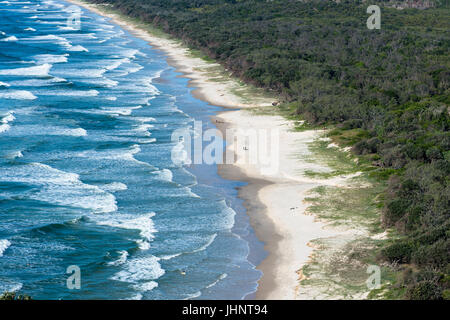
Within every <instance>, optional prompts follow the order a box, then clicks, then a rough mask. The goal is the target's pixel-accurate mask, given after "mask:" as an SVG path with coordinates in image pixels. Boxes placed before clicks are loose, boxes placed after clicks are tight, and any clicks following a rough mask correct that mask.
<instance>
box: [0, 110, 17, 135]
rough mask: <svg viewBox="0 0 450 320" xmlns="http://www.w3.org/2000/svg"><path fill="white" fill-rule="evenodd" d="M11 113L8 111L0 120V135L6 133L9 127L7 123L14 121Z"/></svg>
mask: <svg viewBox="0 0 450 320" xmlns="http://www.w3.org/2000/svg"><path fill="white" fill-rule="evenodd" d="M13 113H14V112H13V111H9V112H8V113H7V114H6V115H4V116H2V117H1V120H0V133H2V132H5V131H8V130H9V129H10V128H11V126H10V125H9V124H8V123H9V122H12V121H14V120H15V119H16V118H15V117H14V116H13Z"/></svg>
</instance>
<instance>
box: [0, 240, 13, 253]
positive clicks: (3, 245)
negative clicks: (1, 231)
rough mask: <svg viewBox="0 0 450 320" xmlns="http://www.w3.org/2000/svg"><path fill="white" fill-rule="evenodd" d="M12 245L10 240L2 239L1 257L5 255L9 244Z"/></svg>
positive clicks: (0, 241)
mask: <svg viewBox="0 0 450 320" xmlns="http://www.w3.org/2000/svg"><path fill="white" fill-rule="evenodd" d="M10 245H11V242H9V241H8V240H6V239H5V240H0V257H2V256H3V253H4V252H5V251H6V249H8V248H9V246H10Z"/></svg>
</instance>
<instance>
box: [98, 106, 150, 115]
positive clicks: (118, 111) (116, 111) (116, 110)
mask: <svg viewBox="0 0 450 320" xmlns="http://www.w3.org/2000/svg"><path fill="white" fill-rule="evenodd" d="M140 108H142V106H136V107H128V108H127V107H103V108H102V111H103V113H107V114H112V115H117V116H119V115H121V116H129V115H130V114H131V113H132V112H133V110H137V109H140Z"/></svg>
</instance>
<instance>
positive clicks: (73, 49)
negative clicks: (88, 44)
mask: <svg viewBox="0 0 450 320" xmlns="http://www.w3.org/2000/svg"><path fill="white" fill-rule="evenodd" d="M68 50H69V51H78V52H89V50H88V49H86V48H85V47H83V46H80V45H76V46H71V47H69V49H68Z"/></svg>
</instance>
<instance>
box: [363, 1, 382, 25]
mask: <svg viewBox="0 0 450 320" xmlns="http://www.w3.org/2000/svg"><path fill="white" fill-rule="evenodd" d="M366 12H367V13H369V14H371V15H370V16H369V18H367V23H366V24H367V28H368V29H369V30H373V29H381V9H380V7H379V6H377V5H370V6H368V7H367V11H366Z"/></svg>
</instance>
